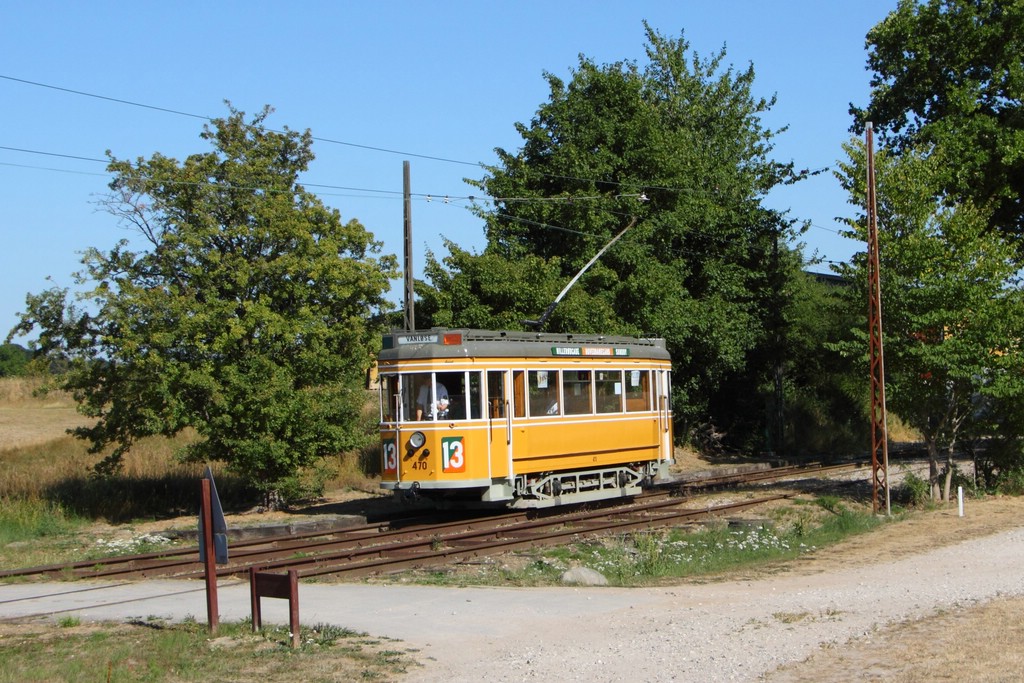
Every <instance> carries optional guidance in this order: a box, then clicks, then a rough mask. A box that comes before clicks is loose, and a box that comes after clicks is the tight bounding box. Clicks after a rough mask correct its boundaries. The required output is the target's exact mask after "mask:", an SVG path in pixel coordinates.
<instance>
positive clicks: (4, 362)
mask: <svg viewBox="0 0 1024 683" xmlns="http://www.w3.org/2000/svg"><path fill="white" fill-rule="evenodd" d="M31 359H32V352H31V351H29V350H28V349H26V348H25V347H24V346H22V345H20V344H12V343H10V342H8V343H6V344H2V345H0V377H16V376H17V375H22V374H24V373H25V371H26V369H27V368H28V362H29V361H30V360H31Z"/></svg>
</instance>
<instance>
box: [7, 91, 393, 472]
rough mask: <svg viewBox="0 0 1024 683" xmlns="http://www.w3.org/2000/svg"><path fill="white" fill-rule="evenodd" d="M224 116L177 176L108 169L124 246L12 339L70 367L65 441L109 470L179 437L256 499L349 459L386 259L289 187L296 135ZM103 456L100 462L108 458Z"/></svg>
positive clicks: (148, 162)
mask: <svg viewBox="0 0 1024 683" xmlns="http://www.w3.org/2000/svg"><path fill="white" fill-rule="evenodd" d="M269 113H270V110H269V108H266V109H264V110H263V111H262V112H260V113H259V114H258V115H256V116H254V117H253V118H252V119H251V120H250V121H248V122H247V121H246V120H245V116H244V114H243V113H242V112H239V111H235V110H233V109H232V110H231V112H230V115H229V116H227V117H226V118H222V119H216V120H213V121H212V122H211V123H210V124H209V125H207V126H206V127H205V128H204V130H203V133H202V135H201V137H202V138H203V139H204V140H206V141H208V142H209V143H210V144H211V145H212V148H213V149H212V151H208V152H205V153H198V154H193V155H191V156H189V157H188V158H187V159H185V160H184V161H183V162H179V161H177V160H175V159H172V158H168V157H166V156H163V155H161V154H154V155H153V156H152V157H151V158H149V159H142V158H140V159H138V160H137V161H135V162H132V161H127V160H118V159H115V158H113V157H111V161H110V165H109V170H110V172H112V173H113V174H114V180H113V181H112V182H111V183H110V188H111V194H110V195H109V197H108V198H107V200H106V201H105V205H106V207H107V208H108V209H109V210H110V211H111V212H112V213H113V214H115V215H116V216H118V217H119V218H120V219H122V220H123V221H124V222H125V223H126V224H127V225H128V226H129V227H131V228H133V229H134V230H135V231H136V232H137V233H138V239H137V242H138V243H140V244H141V245H142V248H135V247H133V246H132V245H131V244H130V243H129V242H127V241H122V242H120V243H118V244H117V245H116V246H114V247H113V248H112V249H110V250H109V251H101V250H99V249H90V250H88V251H87V252H86V253H85V255H84V258H83V265H84V270H83V271H82V272H81V273H79V274H78V278H79V284H80V285H83V286H86V287H87V289H86V291H85V293H84V294H81V295H80V296H79V298H81V299H84V301H75V300H74V299H73V298H72V296H71V295H70V294H69V292H68V290H66V289H60V288H53V289H50V290H47V291H44V292H42V293H40V294H37V295H29V296H28V298H27V304H28V308H27V311H26V312H25V313H24V314H22V317H21V322H20V324H19V325H18V327H17V328H16V329H15V330H14V332H21V333H25V334H29V333H31V332H32V331H34V330H35V331H38V335H39V337H38V341H37V342H36V345H37V346H38V347H39V349H40V350H41V351H42V352H45V353H47V354H50V355H52V356H60V357H63V358H65V359H67V360H68V361H69V362H70V369H69V371H68V372H67V373H66V374H65V375H64V376H63V378H62V380H61V381H62V386H63V388H64V389H67V390H70V391H72V392H74V395H75V397H76V398H77V399H78V401H79V402H80V404H81V409H82V410H83V412H84V413H85V414H87V415H89V416H92V417H95V418H97V422H96V423H95V425H94V426H92V427H83V428H80V429H78V430H77V436H79V437H82V438H85V439H88V440H89V441H90V442H91V448H92V450H93V452H101V451H103V452H107V455H106V457H105V459H104V460H103V461H102V462H101V463H100V465H99V466H98V468H99V470H100V471H111V470H113V469H114V468H116V467H117V465H118V464H119V462H120V458H121V456H122V454H123V453H125V451H127V450H128V449H129V448H130V447H131V446H132V444H133V443H134V442H135V441H136V440H137V439H139V438H140V437H144V436H149V435H156V434H162V435H166V436H170V435H174V434H176V433H178V432H180V431H182V430H183V429H185V428H192V429H194V430H195V432H196V433H197V434H198V437H199V438H198V439H197V440H195V441H193V442H192V443H190V445H188V446H187V448H186V453H185V454H186V456H187V457H188V458H191V459H194V460H199V461H212V460H219V461H224V462H226V463H228V465H229V466H230V467H231V468H233V469H234V470H235V471H237V472H239V473H240V474H242V475H243V476H245V477H247V478H248V480H249V481H251V482H252V483H253V484H255V485H256V486H258V487H259V488H261V489H263V490H264V491H267V492H270V491H273V490H274V489H275V487H276V486H277V485H278V483H279V482H280V481H281V480H282V479H284V478H286V477H288V476H290V475H292V474H294V473H295V472H296V470H297V469H298V468H300V467H302V466H305V465H308V464H310V463H312V462H314V461H315V460H316V459H317V458H319V457H321V456H324V455H327V454H332V453H337V452H339V451H341V450H343V449H346V448H349V447H351V446H353V445H354V444H355V443H356V442H357V439H358V438H359V435H358V433H357V429H356V416H358V415H359V413H360V407H361V404H362V402H363V392H362V387H361V384H362V382H363V379H364V373H365V371H366V370H367V368H368V366H369V365H370V363H371V362H372V356H373V352H374V350H375V349H374V343H375V340H376V339H377V338H378V336H377V335H378V330H376V329H375V327H374V324H373V323H372V320H373V319H374V314H375V313H376V312H379V311H381V310H383V309H385V308H387V307H388V303H387V302H386V301H385V299H384V298H383V295H384V293H385V292H386V291H387V289H388V287H389V279H390V278H392V277H394V275H395V270H396V262H395V259H394V257H393V256H376V255H375V254H378V253H379V250H380V245H379V244H378V243H377V242H376V241H374V239H373V237H372V235H371V234H370V233H368V232H367V231H366V229H365V228H364V227H363V226H362V225H361V224H360V223H359V222H358V221H356V220H349V221H348V222H343V221H342V220H341V217H340V214H339V213H338V211H337V210H333V209H329V208H327V207H326V206H324V205H323V204H322V203H321V202H320V200H319V199H317V198H316V197H315V196H314V195H312V194H310V193H309V192H307V191H306V190H305V189H304V188H303V187H302V185H301V184H300V183H299V174H300V173H301V172H303V171H305V170H306V169H307V167H308V165H309V163H310V162H311V161H312V160H313V152H312V149H311V145H312V137H311V135H310V133H309V132H308V131H307V132H305V133H298V132H294V131H289V130H288V129H287V128H286V129H285V130H284V131H283V132H275V131H271V130H268V129H267V128H266V127H265V126H264V121H265V119H266V117H267V116H268V115H269ZM111 449H112V450H111Z"/></svg>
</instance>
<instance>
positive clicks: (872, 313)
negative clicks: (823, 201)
mask: <svg viewBox="0 0 1024 683" xmlns="http://www.w3.org/2000/svg"><path fill="white" fill-rule="evenodd" d="M865 137H866V142H867V168H868V182H867V218H868V345H869V347H870V348H869V351H868V355H869V365H870V368H871V476H872V492H871V502H872V505H873V508H874V512H875V514H878V512H879V511H880V506H881V503H880V501H879V497H880V494H884V497H885V514H886V515H889V514H891V507H890V502H889V479H888V471H889V434H888V430H887V428H886V412H885V360H884V353H883V345H882V285H881V279H880V278H879V275H878V271H879V266H878V263H879V259H878V212H877V207H878V204H877V201H876V198H875V149H874V130H873V128H872V125H871V122H870V121H869V122H868V125H867V131H866V133H865Z"/></svg>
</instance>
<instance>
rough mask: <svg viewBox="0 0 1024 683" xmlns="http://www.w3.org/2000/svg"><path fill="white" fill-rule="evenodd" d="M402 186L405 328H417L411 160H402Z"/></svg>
mask: <svg viewBox="0 0 1024 683" xmlns="http://www.w3.org/2000/svg"><path fill="white" fill-rule="evenodd" d="M402 187H403V195H404V199H405V202H404V205H405V212H404V213H405V218H404V220H403V221H402V225H403V231H404V233H405V306H404V309H403V310H404V311H405V329H406V330H415V329H416V310H415V303H414V301H415V298H416V295H415V293H414V292H413V273H412V183H411V182H410V180H409V162H408V161H403V162H402Z"/></svg>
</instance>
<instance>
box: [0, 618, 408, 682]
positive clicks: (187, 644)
mask: <svg viewBox="0 0 1024 683" xmlns="http://www.w3.org/2000/svg"><path fill="white" fill-rule="evenodd" d="M2 628H3V631H0V636H2V637H0V683H8V682H10V683H14V682H15V681H18V682H22V681H84V680H89V681H97V680H101V681H102V680H105V681H114V682H117V681H125V682H127V681H133V682H134V681H153V682H160V681H211V680H213V681H252V680H272V681H275V682H283V683H291V682H293V681H294V682H299V681H302V682H303V683H308V682H309V681H352V680H373V681H391V680H396V679H397V678H398V677H399V676H401V675H403V674H405V673H407V672H408V671H409V670H410V669H413V668H415V667H416V666H418V664H417V663H416V662H415V660H414V659H413V658H412V656H411V655H410V653H409V652H408V651H406V650H399V649H395V645H396V643H395V642H393V641H390V642H388V641H382V640H380V639H375V638H369V637H367V636H366V635H365V634H360V633H356V632H354V631H350V630H348V629H342V628H338V627H335V626H330V625H324V624H318V625H315V626H312V627H303V629H302V642H301V646H300V647H299V648H298V649H294V650H293V649H292V648H291V647H290V646H289V645H290V642H291V638H290V637H289V634H288V629H287V628H285V627H278V628H272V629H264V630H263V631H261V632H259V633H253V632H252V629H251V624H250V623H248V622H237V623H221V625H220V630H219V632H218V635H217V637H216V638H211V637H210V634H209V632H208V630H207V628H206V626H205V625H204V624H198V623H196V622H195V621H188V622H185V623H180V624H167V623H164V622H162V621H159V620H153V619H150V620H141V619H140V620H136V621H133V622H131V623H128V624H88V625H82V624H79V623H73V622H70V621H69V622H68V623H61V624H59V625H58V627H56V628H55V627H52V626H45V625H39V624H20V625H17V626H13V625H8V626H4V627H2Z"/></svg>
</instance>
